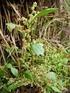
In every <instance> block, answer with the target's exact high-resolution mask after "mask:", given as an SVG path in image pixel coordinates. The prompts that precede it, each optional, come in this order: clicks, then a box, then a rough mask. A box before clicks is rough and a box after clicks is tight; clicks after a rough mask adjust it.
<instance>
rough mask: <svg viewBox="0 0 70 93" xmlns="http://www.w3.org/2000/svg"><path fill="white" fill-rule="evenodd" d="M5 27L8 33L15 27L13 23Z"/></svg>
mask: <svg viewBox="0 0 70 93" xmlns="http://www.w3.org/2000/svg"><path fill="white" fill-rule="evenodd" d="M6 25H7V29H8V31H9V32H12V30H13V29H15V27H16V24H13V23H7V24H6Z"/></svg>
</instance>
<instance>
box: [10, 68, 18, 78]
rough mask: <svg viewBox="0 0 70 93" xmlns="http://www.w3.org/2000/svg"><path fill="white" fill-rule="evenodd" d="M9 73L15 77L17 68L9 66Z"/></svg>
mask: <svg viewBox="0 0 70 93" xmlns="http://www.w3.org/2000/svg"><path fill="white" fill-rule="evenodd" d="M11 73H12V74H13V75H14V76H16V77H17V76H18V70H17V69H16V68H14V67H11Z"/></svg>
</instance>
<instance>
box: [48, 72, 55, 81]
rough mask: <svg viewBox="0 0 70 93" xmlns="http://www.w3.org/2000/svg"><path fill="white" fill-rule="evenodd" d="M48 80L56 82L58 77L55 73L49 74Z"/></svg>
mask: <svg viewBox="0 0 70 93" xmlns="http://www.w3.org/2000/svg"><path fill="white" fill-rule="evenodd" d="M47 78H48V79H49V80H52V81H55V80H56V78H57V77H56V74H55V73H54V72H49V73H48V74H47Z"/></svg>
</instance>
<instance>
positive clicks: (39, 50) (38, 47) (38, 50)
mask: <svg viewBox="0 0 70 93" xmlns="http://www.w3.org/2000/svg"><path fill="white" fill-rule="evenodd" d="M31 49H32V51H33V53H35V54H36V55H37V56H39V55H42V56H43V55H44V48H43V44H42V43H32V45H31Z"/></svg>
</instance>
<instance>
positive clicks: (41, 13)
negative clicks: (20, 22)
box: [30, 8, 57, 26]
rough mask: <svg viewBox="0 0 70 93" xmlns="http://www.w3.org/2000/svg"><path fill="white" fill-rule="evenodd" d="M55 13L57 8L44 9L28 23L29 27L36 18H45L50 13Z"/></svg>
mask: <svg viewBox="0 0 70 93" xmlns="http://www.w3.org/2000/svg"><path fill="white" fill-rule="evenodd" d="M56 11H57V8H46V9H43V10H41V11H40V12H39V13H37V14H36V15H35V16H34V17H33V19H32V20H31V22H30V25H31V26H32V24H33V23H34V21H35V20H36V18H38V17H42V16H47V15H48V14H50V13H55V12H56Z"/></svg>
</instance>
